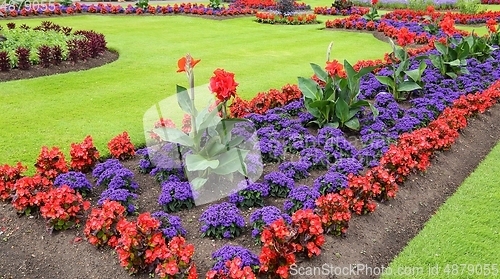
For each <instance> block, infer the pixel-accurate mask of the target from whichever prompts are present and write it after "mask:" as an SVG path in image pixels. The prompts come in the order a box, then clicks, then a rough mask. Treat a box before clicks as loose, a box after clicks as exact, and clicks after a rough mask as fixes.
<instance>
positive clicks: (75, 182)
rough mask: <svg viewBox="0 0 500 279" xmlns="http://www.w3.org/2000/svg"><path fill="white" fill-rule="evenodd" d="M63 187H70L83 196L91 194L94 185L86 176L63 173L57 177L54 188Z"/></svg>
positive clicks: (76, 173)
mask: <svg viewBox="0 0 500 279" xmlns="http://www.w3.org/2000/svg"><path fill="white" fill-rule="evenodd" d="M63 185H68V186H69V187H70V188H71V189H74V190H76V191H78V192H80V193H82V194H86V193H89V192H90V191H91V190H92V185H91V184H90V182H89V181H88V179H87V177H86V176H85V174H83V173H81V172H76V171H70V172H67V173H61V174H59V175H58V176H57V177H56V179H55V181H54V186H56V187H61V186H63Z"/></svg>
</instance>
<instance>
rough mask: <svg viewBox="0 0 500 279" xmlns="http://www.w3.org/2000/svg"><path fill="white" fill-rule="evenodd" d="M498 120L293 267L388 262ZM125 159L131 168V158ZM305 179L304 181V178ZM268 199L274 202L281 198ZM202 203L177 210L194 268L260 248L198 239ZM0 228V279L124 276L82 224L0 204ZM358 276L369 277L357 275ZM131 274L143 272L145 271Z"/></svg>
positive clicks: (146, 184)
mask: <svg viewBox="0 0 500 279" xmlns="http://www.w3.org/2000/svg"><path fill="white" fill-rule="evenodd" d="M499 119H500V106H495V107H494V108H492V109H491V110H490V111H488V112H487V113H485V114H484V115H480V116H477V117H475V118H472V119H470V124H469V126H468V127H467V128H466V129H465V130H464V131H463V132H462V133H461V136H460V138H459V139H458V141H457V143H456V144H455V145H453V147H452V148H451V149H450V150H448V151H445V152H441V153H438V154H437V156H436V157H435V158H434V159H433V164H432V166H431V167H430V168H429V169H428V171H427V172H426V173H425V174H416V175H412V176H410V177H409V180H408V181H407V182H406V183H405V184H404V186H402V187H401V188H400V191H399V193H398V196H397V197H396V199H395V200H393V201H390V202H388V203H385V204H380V205H379V206H378V208H377V210H376V211H375V212H374V213H372V214H370V215H368V216H355V217H354V218H353V219H352V220H351V222H350V228H349V230H348V232H347V236H346V237H345V238H333V237H329V236H327V242H326V244H325V247H324V250H323V251H322V254H321V256H320V257H318V258H316V259H313V260H311V261H303V262H301V263H300V264H299V266H301V267H305V266H322V265H324V264H326V265H328V266H331V267H335V266H340V267H349V266H350V265H353V264H366V265H367V266H370V267H381V266H387V264H388V263H389V262H390V261H391V260H392V259H393V258H394V257H395V256H396V255H397V254H398V253H399V252H400V251H401V250H402V248H403V247H404V246H405V245H406V243H407V242H408V241H409V240H410V239H412V238H413V237H414V236H415V235H416V234H417V233H418V232H419V230H420V229H421V228H422V227H423V225H424V223H425V222H426V221H427V220H428V219H429V218H430V217H431V216H432V215H433V214H434V212H435V211H436V210H437V208H438V207H439V206H440V205H441V204H442V203H443V202H444V201H445V200H446V199H447V198H448V197H449V196H450V195H452V194H453V193H454V192H455V190H456V188H457V187H458V186H459V185H460V184H461V183H462V181H463V180H464V179H465V178H466V177H467V176H468V175H469V173H471V172H472V171H473V170H474V168H475V167H476V166H477V165H478V164H479V162H480V161H481V160H482V159H483V158H484V156H486V155H487V154H488V153H489V151H490V150H491V148H492V147H493V146H494V145H495V143H496V142H497V139H498V138H500V121H499ZM125 164H126V166H127V167H129V168H131V169H136V168H137V159H136V160H133V161H128V162H126V163H125ZM266 171H268V170H266ZM136 179H137V182H138V183H139V184H140V185H141V189H142V190H141V191H142V194H141V195H140V198H139V201H138V204H139V206H140V208H141V211H154V210H158V209H159V208H158V205H157V198H158V195H159V192H160V187H159V185H158V184H157V182H155V181H154V180H153V179H152V178H151V177H149V176H148V175H141V174H137V176H136ZM308 180H309V181H307V182H311V178H310V179H308ZM301 182H302V181H301ZM304 182H305V183H306V181H304ZM99 192H100V191H99V190H98V191H96V193H94V196H95V197H97V196H98V194H99ZM95 197H94V198H93V202H94V203H95V201H96V198H95ZM268 202H269V204H274V205H278V206H281V204H282V202H283V201H282V200H269V201H268ZM204 208H206V206H201V207H196V208H194V209H192V210H186V211H182V212H180V213H178V215H179V216H181V217H182V220H183V223H184V226H185V227H186V228H187V229H188V231H189V235H188V237H187V240H188V241H189V242H190V243H194V244H195V246H196V253H195V258H194V260H195V262H196V264H197V265H198V269H199V271H200V272H203V273H204V272H206V271H207V270H208V269H209V268H210V266H211V264H212V263H213V262H212V261H211V259H210V254H211V253H212V252H213V251H215V250H216V249H217V248H219V247H221V246H222V245H224V244H225V243H231V244H237V245H243V246H246V247H250V248H251V249H252V250H253V251H254V252H256V253H257V252H258V251H259V247H257V246H254V245H253V239H251V238H250V229H247V230H246V231H245V232H244V234H243V235H242V236H241V237H239V238H237V239H235V240H232V241H229V242H226V241H222V240H211V239H206V238H200V237H199V229H200V224H199V223H198V221H197V220H198V217H199V216H200V214H201V212H202V211H203V210H204ZM251 211H252V210H245V211H244V215H245V216H249V214H250V212H251ZM0 232H1V233H2V234H1V235H0V275H1V276H2V277H0V278H51V279H52V278H61V279H62V278H103V279H105V278H106V279H107V278H127V276H128V275H127V272H126V271H125V270H124V269H123V268H121V267H120V266H119V265H118V260H117V256H116V254H115V253H114V252H113V251H112V250H97V249H95V248H94V247H93V246H91V245H90V244H88V243H86V242H85V241H84V240H83V241H80V242H76V243H75V238H77V237H82V233H81V229H77V230H70V231H66V232H62V233H55V234H53V235H49V234H48V233H47V232H46V229H45V225H44V222H43V220H37V217H30V218H27V217H21V218H19V217H18V216H17V215H16V213H15V212H14V211H13V209H12V207H11V206H10V205H8V204H3V205H0ZM351 277H353V276H351ZM363 277H364V278H370V276H361V277H356V278H363ZM137 278H147V275H146V274H143V275H139V276H137ZM293 278H301V277H299V276H294V277H293ZM304 278H305V277H304ZM324 278H332V277H324Z"/></svg>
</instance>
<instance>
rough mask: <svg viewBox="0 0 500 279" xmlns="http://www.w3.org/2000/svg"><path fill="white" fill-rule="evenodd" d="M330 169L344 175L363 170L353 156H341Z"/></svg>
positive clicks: (355, 173) (361, 165)
mask: <svg viewBox="0 0 500 279" xmlns="http://www.w3.org/2000/svg"><path fill="white" fill-rule="evenodd" d="M358 156H359V153H358ZM332 170H333V171H336V172H338V173H341V174H344V175H348V174H350V173H352V174H354V175H357V174H359V172H360V171H362V170H363V164H361V163H360V162H359V161H358V160H357V159H355V158H343V159H340V160H338V161H337V162H335V164H333V166H332V168H331V169H330V171H332Z"/></svg>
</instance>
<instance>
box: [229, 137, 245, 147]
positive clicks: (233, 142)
mask: <svg viewBox="0 0 500 279" xmlns="http://www.w3.org/2000/svg"><path fill="white" fill-rule="evenodd" d="M243 141H245V139H244V138H242V137H236V138H234V139H232V140H230V141H229V142H228V143H227V146H228V147H229V148H234V147H236V146H238V145H240V144H241V143H242V142H243Z"/></svg>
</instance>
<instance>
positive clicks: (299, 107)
mask: <svg viewBox="0 0 500 279" xmlns="http://www.w3.org/2000/svg"><path fill="white" fill-rule="evenodd" d="M283 109H284V110H285V111H286V112H288V113H289V114H290V115H291V116H298V115H299V112H301V111H303V110H304V100H303V99H299V100H296V101H292V102H290V103H288V104H286V105H285V106H284V107H283Z"/></svg>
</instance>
